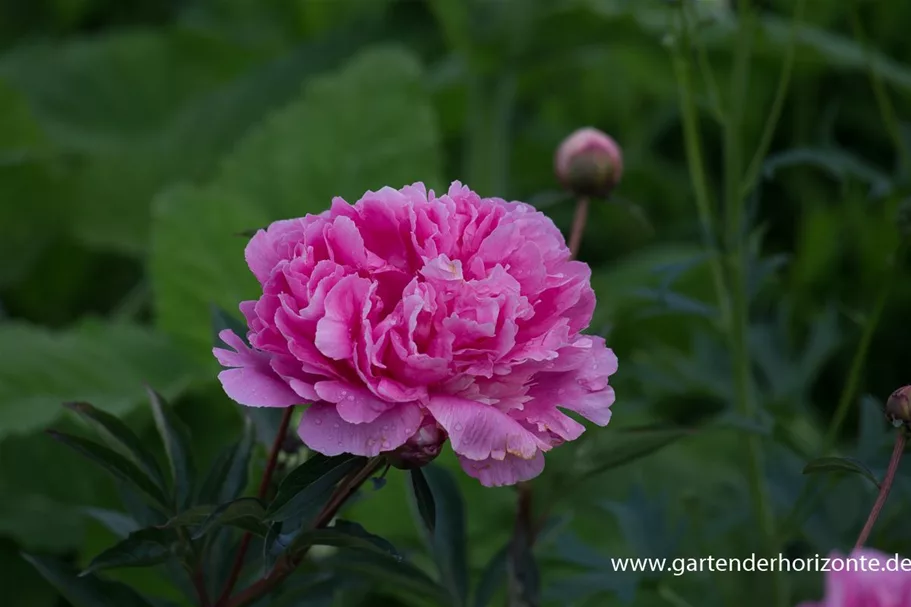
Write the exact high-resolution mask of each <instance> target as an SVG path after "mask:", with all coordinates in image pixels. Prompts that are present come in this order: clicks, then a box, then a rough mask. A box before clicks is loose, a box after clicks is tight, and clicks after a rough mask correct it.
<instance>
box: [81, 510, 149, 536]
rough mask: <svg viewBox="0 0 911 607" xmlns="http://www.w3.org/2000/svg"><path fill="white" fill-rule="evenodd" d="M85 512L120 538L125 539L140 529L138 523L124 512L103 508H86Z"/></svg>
mask: <svg viewBox="0 0 911 607" xmlns="http://www.w3.org/2000/svg"><path fill="white" fill-rule="evenodd" d="M85 512H86V514H88V515H89V516H91V517H92V518H93V519H95V520H96V521H98V522H99V523H101V524H102V525H104V526H105V527H106V528H107V529H108V530H109V531H110V532H111V533H113V534H114V535H116V536H117V537H120V538H125V537H126V536H128V535H130V534H131V533H133V532H134V531H139V529H140V525H139V523H137V522H136V520H135V519H134V518H133V517H131V516H130V515H128V514H126V513H124V512H117V511H115V510H105V509H103V508H86V510H85Z"/></svg>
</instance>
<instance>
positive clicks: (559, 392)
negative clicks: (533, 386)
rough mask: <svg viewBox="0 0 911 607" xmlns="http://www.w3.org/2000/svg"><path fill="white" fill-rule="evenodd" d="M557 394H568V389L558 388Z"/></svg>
mask: <svg viewBox="0 0 911 607" xmlns="http://www.w3.org/2000/svg"><path fill="white" fill-rule="evenodd" d="M557 394H561V395H562V394H566V390H564V389H563V388H560V389H559V390H557Z"/></svg>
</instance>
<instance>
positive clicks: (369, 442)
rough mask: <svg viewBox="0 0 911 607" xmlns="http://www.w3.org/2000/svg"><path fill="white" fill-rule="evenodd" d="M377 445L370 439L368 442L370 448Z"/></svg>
mask: <svg viewBox="0 0 911 607" xmlns="http://www.w3.org/2000/svg"><path fill="white" fill-rule="evenodd" d="M375 444H376V441H375V440H373V439H372V438H371V439H369V440H368V441H367V446H368V447H372V446H373V445H375Z"/></svg>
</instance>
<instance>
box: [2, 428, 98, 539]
mask: <svg viewBox="0 0 911 607" xmlns="http://www.w3.org/2000/svg"><path fill="white" fill-rule="evenodd" d="M45 438H46V437H45ZM80 463H83V462H80ZM17 489H18V491H17ZM0 536H3V537H6V538H12V539H15V540H16V541H17V542H18V544H19V545H20V546H22V547H24V548H26V549H28V550H42V551H67V550H75V549H77V548H78V547H79V546H80V545H81V544H82V542H83V541H84V538H85V527H84V524H83V517H82V514H81V513H80V512H79V510H78V509H77V508H76V507H74V506H72V505H70V504H67V503H65V502H62V501H55V500H52V499H49V498H48V497H46V496H44V495H39V494H34V493H23V492H21V488H18V487H14V488H10V487H4V488H3V499H2V500H0Z"/></svg>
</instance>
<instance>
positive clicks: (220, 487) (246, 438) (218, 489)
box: [199, 418, 254, 504]
mask: <svg viewBox="0 0 911 607" xmlns="http://www.w3.org/2000/svg"><path fill="white" fill-rule="evenodd" d="M253 436H254V433H253V422H252V421H251V420H250V419H249V418H245V419H244V433H243V435H242V437H241V439H240V441H238V443H237V444H235V445H234V446H232V447H229V448H228V449H226V450H225V451H223V452H222V453H221V454H220V455H219V456H218V458H216V460H215V462H214V463H213V465H212V468H211V469H210V470H209V473H208V475H207V476H206V479H205V480H204V481H203V484H202V488H201V489H200V492H199V499H200V501H201V502H203V503H210V504H223V503H225V502H228V501H231V500H233V499H236V498H238V497H240V495H241V494H242V493H243V492H244V489H246V487H247V477H248V474H249V467H250V455H251V454H252V453H253Z"/></svg>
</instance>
